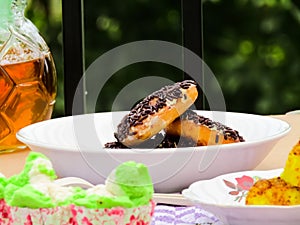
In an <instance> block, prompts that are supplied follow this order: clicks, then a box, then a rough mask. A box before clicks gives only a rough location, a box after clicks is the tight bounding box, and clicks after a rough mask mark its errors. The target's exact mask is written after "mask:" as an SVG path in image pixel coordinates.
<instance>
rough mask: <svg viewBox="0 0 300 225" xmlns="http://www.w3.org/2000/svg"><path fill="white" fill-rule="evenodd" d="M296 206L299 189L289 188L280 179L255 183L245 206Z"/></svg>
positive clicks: (298, 200) (299, 198) (299, 202)
mask: <svg viewBox="0 0 300 225" xmlns="http://www.w3.org/2000/svg"><path fill="white" fill-rule="evenodd" d="M297 204H300V187H295V186H291V185H289V184H288V183H286V182H285V181H284V180H283V179H281V178H280V177H276V178H272V179H262V180H259V181H257V182H256V183H255V184H254V185H253V186H252V187H251V188H250V190H249V192H248V194H247V197H246V205H297Z"/></svg>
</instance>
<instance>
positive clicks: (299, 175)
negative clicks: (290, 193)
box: [280, 141, 300, 187]
mask: <svg viewBox="0 0 300 225" xmlns="http://www.w3.org/2000/svg"><path fill="white" fill-rule="evenodd" d="M280 177H281V178H282V179H284V180H285V181H286V182H287V183H289V184H290V185H292V186H297V187H300V141H299V142H298V143H297V144H296V145H295V146H294V148H293V149H292V150H291V151H290V153H289V155H288V159H287V161H286V164H285V167H284V170H283V172H282V174H281V175H280Z"/></svg>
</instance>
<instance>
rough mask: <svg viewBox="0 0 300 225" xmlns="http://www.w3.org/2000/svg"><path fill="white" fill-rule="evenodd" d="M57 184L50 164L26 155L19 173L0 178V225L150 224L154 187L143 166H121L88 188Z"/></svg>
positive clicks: (39, 157)
mask: <svg viewBox="0 0 300 225" xmlns="http://www.w3.org/2000/svg"><path fill="white" fill-rule="evenodd" d="M120 176H121V177H120ZM126 177H127V178H126ZM56 179H57V175H56V173H55V171H54V169H53V167H52V163H51V161H50V160H49V159H48V158H47V157H46V156H45V155H43V154H41V153H36V152H30V154H29V155H28V157H27V159H26V163H25V167H24V169H23V171H22V172H21V173H20V174H18V175H15V176H12V177H10V178H5V177H0V224H1V225H2V224H3V225H6V224H7V225H10V224H14V225H16V224H22V225H24V224H26V225H27V224H28V225H29V224H49V225H50V224H72V225H77V224H78V225H80V224H87V225H93V224H122V225H123V224H124V225H125V224H126V225H127V224H128V225H129V224H150V221H151V217H152V215H153V212H154V202H153V201H152V194H153V185H152V181H151V177H150V175H149V173H148V169H147V167H146V166H145V165H143V164H140V163H136V162H132V161H130V162H125V163H123V164H121V165H119V166H118V167H117V168H116V169H115V170H114V171H113V172H112V173H111V175H110V176H109V179H107V181H106V183H105V184H99V185H96V186H94V187H91V188H88V189H83V188H81V187H76V186H67V187H65V186H60V185H59V183H57V182H55V180H56ZM126 179H127V180H126Z"/></svg>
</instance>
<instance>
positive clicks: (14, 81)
mask: <svg viewBox="0 0 300 225" xmlns="http://www.w3.org/2000/svg"><path fill="white" fill-rule="evenodd" d="M26 4H27V1H26V0H1V1H0V153H3V152H12V151H16V150H20V149H24V148H26V146H25V145H24V144H23V143H21V142H19V141H18V140H17V139H16V133H17V132H18V130H19V129H21V128H23V127H25V126H27V125H29V124H32V123H36V122H39V121H43V120H46V119H50V118H51V115H52V111H53V107H54V104H55V98H56V90H57V87H56V85H57V79H56V69H55V65H54V61H53V58H52V55H51V52H50V50H49V48H48V46H47V44H46V43H45V41H44V40H43V38H42V37H41V36H40V34H39V32H38V30H37V28H36V27H35V26H34V25H33V24H32V23H31V21H29V20H28V19H27V18H25V17H24V10H25V7H26Z"/></svg>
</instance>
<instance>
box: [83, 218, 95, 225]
mask: <svg viewBox="0 0 300 225" xmlns="http://www.w3.org/2000/svg"><path fill="white" fill-rule="evenodd" d="M82 224H85V225H93V224H92V223H91V222H90V220H89V219H88V218H87V217H83V219H82Z"/></svg>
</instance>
